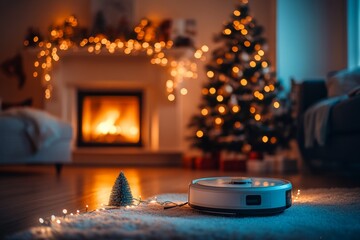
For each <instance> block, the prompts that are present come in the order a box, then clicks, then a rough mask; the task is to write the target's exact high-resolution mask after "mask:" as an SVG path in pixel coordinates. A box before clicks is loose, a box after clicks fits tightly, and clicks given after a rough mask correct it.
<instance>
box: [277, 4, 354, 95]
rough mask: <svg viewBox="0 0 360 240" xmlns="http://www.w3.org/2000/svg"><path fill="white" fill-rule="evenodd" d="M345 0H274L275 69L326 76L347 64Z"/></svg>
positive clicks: (286, 80) (302, 75)
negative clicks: (275, 10)
mask: <svg viewBox="0 0 360 240" xmlns="http://www.w3.org/2000/svg"><path fill="white" fill-rule="evenodd" d="M346 24H347V22H346V1H345V0H341V1H339V0H316V1H314V0H301V1H288V0H277V70H278V77H279V78H280V79H283V81H284V84H285V87H286V88H287V89H289V87H290V81H289V80H290V78H291V77H294V78H295V79H297V80H302V79H307V78H308V79H311V78H325V76H326V74H327V73H328V72H329V71H333V70H339V69H343V68H346V67H347V37H346V35H347V33H346Z"/></svg>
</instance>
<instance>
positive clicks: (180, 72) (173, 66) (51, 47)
mask: <svg viewBox="0 0 360 240" xmlns="http://www.w3.org/2000/svg"><path fill="white" fill-rule="evenodd" d="M65 23H66V26H64V27H63V28H61V27H53V28H52V29H50V38H49V39H47V40H42V41H40V39H39V37H38V36H34V37H33V39H32V41H33V42H34V43H35V44H36V45H35V46H36V48H38V49H39V51H38V54H37V60H35V62H34V67H35V70H34V72H33V74H32V75H33V77H34V78H40V79H41V82H42V85H43V86H44V88H45V90H44V97H45V99H46V100H49V99H51V97H52V93H53V90H54V89H53V83H52V69H53V67H54V63H56V62H59V61H60V59H61V56H60V55H61V54H60V52H62V51H68V50H70V49H85V50H86V51H87V52H88V53H89V54H100V53H102V52H108V53H110V54H114V53H116V52H119V53H122V54H125V55H135V54H138V53H145V54H146V55H147V56H149V57H150V63H151V64H154V65H159V66H162V67H168V68H169V71H170V75H171V77H172V79H169V80H168V81H172V82H173V84H172V86H171V87H168V84H166V92H167V96H168V100H169V101H174V100H175V90H177V89H178V88H179V87H180V88H179V89H180V90H179V92H180V94H181V95H186V94H187V93H188V90H187V89H186V87H185V86H183V85H184V83H183V81H184V80H186V79H196V78H197V64H196V62H195V61H194V60H191V59H190V58H189V57H188V58H186V59H184V58H183V59H171V58H172V57H171V54H169V55H170V56H167V54H166V50H169V49H171V48H173V42H172V41H171V40H169V41H166V42H165V41H158V40H157V39H156V34H155V32H156V31H155V27H154V26H151V25H150V23H149V21H148V20H147V19H142V20H141V21H140V23H139V24H138V25H137V26H136V27H135V28H134V33H135V35H136V39H129V40H124V39H121V38H117V39H115V40H110V39H108V38H107V37H106V36H105V35H103V34H97V35H96V36H89V37H86V38H83V39H82V40H80V41H75V40H73V39H71V36H73V34H74V31H75V30H74V29H76V27H78V20H77V19H76V18H75V17H74V16H70V17H68V18H67V19H66V20H65ZM24 45H25V46H29V40H25V41H24ZM208 50H209V48H208V47H207V46H206V45H203V46H202V47H201V48H199V49H195V50H194V54H193V57H194V58H195V59H199V60H205V56H204V53H206V52H208Z"/></svg>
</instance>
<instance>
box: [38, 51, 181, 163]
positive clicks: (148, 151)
mask: <svg viewBox="0 0 360 240" xmlns="http://www.w3.org/2000/svg"><path fill="white" fill-rule="evenodd" d="M167 78H168V73H167V69H166V68H163V67H160V66H156V65H152V64H151V63H150V60H149V58H148V57H147V56H145V55H142V54H139V55H124V54H120V53H119V54H109V53H100V54H89V53H87V52H85V51H80V50H77V51H75V50H74V51H68V52H67V53H64V54H63V55H62V56H61V60H60V61H59V63H57V64H56V66H55V67H54V70H53V80H52V81H53V85H54V93H53V98H52V99H50V100H49V101H47V102H46V103H45V110H47V111H48V112H50V113H52V114H54V115H55V116H57V117H59V118H60V119H62V120H64V121H67V122H69V123H71V125H72V127H73V130H74V131H73V132H74V134H75V135H74V141H73V162H74V163H76V164H120V165H122V164H124V165H142V166H146V165H166V166H175V165H180V164H181V157H182V154H181V152H182V138H183V135H182V132H183V131H182V128H183V123H182V121H183V120H182V107H183V106H182V103H181V99H178V100H177V101H174V102H169V101H168V100H167V99H166V93H165V87H164V86H165V82H166V80H167ZM84 89H85V90H91V91H96V90H100V91H106V90H118V91H141V92H142V93H143V98H142V106H143V107H142V111H143V112H142V121H141V122H142V126H141V127H142V129H143V132H142V143H143V144H142V146H141V147H78V146H76V139H77V136H76V133H77V117H78V113H77V111H78V109H77V92H78V91H79V90H84Z"/></svg>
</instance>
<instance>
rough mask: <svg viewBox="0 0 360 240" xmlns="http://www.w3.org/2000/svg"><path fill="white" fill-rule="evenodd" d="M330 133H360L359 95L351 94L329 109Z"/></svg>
mask: <svg viewBox="0 0 360 240" xmlns="http://www.w3.org/2000/svg"><path fill="white" fill-rule="evenodd" d="M330 121H331V123H330V124H331V134H333V135H336V134H349V133H350V134H354V133H360V95H356V96H352V97H350V98H348V99H346V100H344V101H342V102H340V103H338V104H337V105H335V106H334V107H333V109H332V111H331V116H330Z"/></svg>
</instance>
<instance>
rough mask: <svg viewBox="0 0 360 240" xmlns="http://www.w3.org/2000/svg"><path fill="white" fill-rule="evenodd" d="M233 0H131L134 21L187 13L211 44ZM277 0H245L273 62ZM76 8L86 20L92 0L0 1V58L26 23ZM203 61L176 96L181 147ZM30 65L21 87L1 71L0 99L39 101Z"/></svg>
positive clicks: (12, 48) (16, 46)
mask: <svg viewBox="0 0 360 240" xmlns="http://www.w3.org/2000/svg"><path fill="white" fill-rule="evenodd" d="M236 2H237V1H235V0H232V1H229V0H226V1H224V0H196V1H192V0H182V1H176V0H152V1H148V0H136V1H134V4H135V5H134V19H135V22H137V21H138V20H140V18H142V17H148V18H150V19H152V20H155V21H156V20H162V19H165V18H172V19H177V18H192V19H195V21H196V23H197V38H196V43H197V45H202V44H207V45H208V46H209V47H210V51H211V49H214V47H215V45H214V43H213V42H212V39H213V36H214V34H217V33H219V32H220V31H221V30H222V24H223V23H224V21H226V20H228V19H229V17H230V15H231V14H232V11H233V10H234V4H235V3H236ZM275 7H276V0H267V1H265V0H250V14H252V15H253V16H254V18H255V19H257V20H258V23H259V24H260V25H262V26H264V29H265V37H266V38H267V39H268V44H269V54H268V57H269V59H270V61H271V62H272V63H273V66H276V61H275V53H276V51H275V32H276V31H275V27H276V25H275V13H276V10H275ZM71 14H75V15H76V16H77V18H78V20H79V23H80V25H82V26H91V21H92V19H91V1H90V0H77V1H71V0H62V1H57V0H35V1H27V0H17V1H9V0H4V1H0V31H1V33H2V36H3V37H2V38H0V41H1V42H0V62H3V61H4V60H5V59H8V58H9V57H12V56H14V55H15V54H16V53H17V52H23V51H22V41H23V39H24V36H25V34H26V31H27V29H28V27H30V26H33V27H37V28H38V29H39V30H40V31H41V33H42V34H43V35H45V34H47V29H48V27H49V25H50V24H51V23H61V22H62V21H63V20H64V19H65V18H66V17H68V16H69V15H71ZM24 60H25V61H26V62H27V63H32V62H33V61H32V58H31V56H29V55H26V54H25V56H24ZM203 67H204V63H199V79H198V80H194V81H192V82H190V83H189V85H188V88H189V94H188V95H187V96H186V97H184V98H183V99H182V100H181V101H182V102H181V104H182V108H183V111H182V116H181V118H182V121H181V122H183V124H184V125H183V126H182V129H183V130H184V131H185V133H184V140H183V142H182V143H181V144H180V145H181V146H180V147H181V148H183V149H187V144H188V143H187V142H186V141H185V136H186V135H189V134H192V133H190V132H189V131H187V128H186V124H187V122H188V121H189V118H190V116H192V115H193V114H194V113H195V112H196V111H198V109H197V103H198V102H199V99H200V89H201V86H202V83H203V82H205V81H207V78H206V77H205V74H204V71H203V69H204V68H203ZM31 69H32V66H31V65H29V64H27V65H26V73H27V74H28V76H27V81H26V84H25V86H24V88H23V89H18V87H17V81H16V79H14V78H9V77H6V76H5V75H4V74H3V73H2V72H0V98H2V99H3V101H7V102H10V101H11V102H14V101H19V100H21V99H24V98H26V97H34V99H35V106H36V107H40V108H42V107H43V101H42V96H43V91H42V89H41V86H40V83H39V82H37V81H36V80H34V79H33V78H32V77H31V76H30V75H31V72H32V71H31Z"/></svg>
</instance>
